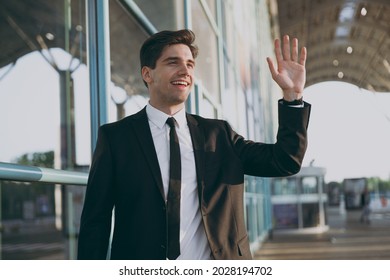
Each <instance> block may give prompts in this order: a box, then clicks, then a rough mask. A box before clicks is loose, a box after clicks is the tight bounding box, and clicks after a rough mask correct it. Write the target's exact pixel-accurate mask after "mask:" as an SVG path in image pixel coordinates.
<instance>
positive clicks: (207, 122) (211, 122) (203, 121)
mask: <svg viewBox="0 0 390 280" xmlns="http://www.w3.org/2000/svg"><path fill="white" fill-rule="evenodd" d="M187 118H188V121H190V122H193V123H194V124H199V125H202V126H214V127H225V126H226V125H227V124H228V123H227V121H225V120H219V119H209V118H204V117H201V116H198V115H194V114H187Z"/></svg>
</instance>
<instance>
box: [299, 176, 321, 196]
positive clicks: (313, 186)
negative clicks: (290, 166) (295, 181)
mask: <svg viewBox="0 0 390 280" xmlns="http://www.w3.org/2000/svg"><path fill="white" fill-rule="evenodd" d="M302 193H303V194H311V193H318V186H317V178H316V177H304V178H302Z"/></svg>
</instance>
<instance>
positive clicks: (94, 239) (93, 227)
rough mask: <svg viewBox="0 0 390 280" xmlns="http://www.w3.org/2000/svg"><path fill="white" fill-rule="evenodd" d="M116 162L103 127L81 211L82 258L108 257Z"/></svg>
mask: <svg viewBox="0 0 390 280" xmlns="http://www.w3.org/2000/svg"><path fill="white" fill-rule="evenodd" d="M112 168H113V164H112V154H111V149H110V143H109V138H108V134H107V133H106V131H105V126H102V127H101V128H100V129H99V133H98V140H97V144H96V149H95V152H94V155H93V158H92V164H91V170H90V172H89V177H88V184H87V191H86V194H85V201H84V207H83V211H82V215H81V222H80V233H79V241H78V257H77V258H78V259H89V260H92V259H106V256H107V248H108V243H109V237H110V231H111V218H112V209H113V204H114V203H113V171H112Z"/></svg>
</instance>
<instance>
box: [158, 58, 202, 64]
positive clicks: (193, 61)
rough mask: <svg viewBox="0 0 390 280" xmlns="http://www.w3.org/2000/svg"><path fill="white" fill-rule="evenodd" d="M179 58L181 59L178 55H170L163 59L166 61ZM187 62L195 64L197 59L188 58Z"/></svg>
mask: <svg viewBox="0 0 390 280" xmlns="http://www.w3.org/2000/svg"><path fill="white" fill-rule="evenodd" d="M177 60H181V58H180V57H177V56H170V57H167V58H165V59H164V60H163V62H166V61H177ZM186 62H190V63H192V64H194V65H195V60H193V59H188V60H186Z"/></svg>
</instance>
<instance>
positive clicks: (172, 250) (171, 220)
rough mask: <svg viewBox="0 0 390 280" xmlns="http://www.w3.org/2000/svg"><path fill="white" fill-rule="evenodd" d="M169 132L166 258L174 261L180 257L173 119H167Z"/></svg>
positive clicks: (177, 153) (177, 150)
mask: <svg viewBox="0 0 390 280" xmlns="http://www.w3.org/2000/svg"><path fill="white" fill-rule="evenodd" d="M167 124H168V125H169V126H170V128H171V129H170V132H169V147H170V160H169V189H168V199H167V220H168V251H167V258H168V259H170V260H175V259H177V257H178V256H179V255H180V192H181V191H180V189H181V160H180V146H179V138H178V137H177V134H176V128H175V119H174V118H168V119H167Z"/></svg>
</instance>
